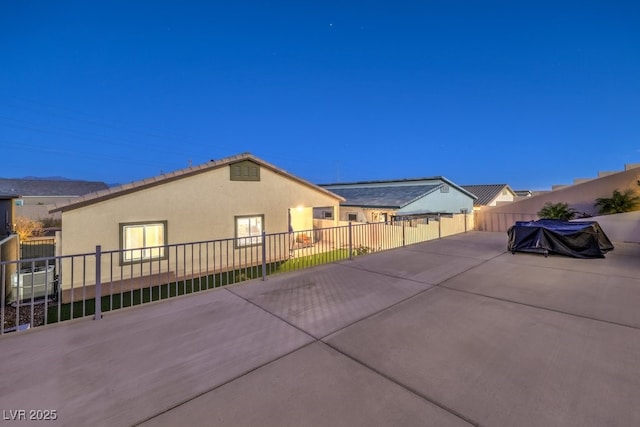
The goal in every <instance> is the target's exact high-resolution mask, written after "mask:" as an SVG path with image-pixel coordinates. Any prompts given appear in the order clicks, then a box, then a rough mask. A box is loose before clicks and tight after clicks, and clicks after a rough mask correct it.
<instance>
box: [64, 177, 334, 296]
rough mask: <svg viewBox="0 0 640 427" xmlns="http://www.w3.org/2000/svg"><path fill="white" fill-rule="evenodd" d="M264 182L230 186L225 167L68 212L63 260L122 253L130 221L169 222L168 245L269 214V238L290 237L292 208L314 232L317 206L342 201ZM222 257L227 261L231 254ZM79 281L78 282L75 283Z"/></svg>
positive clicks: (280, 181)
mask: <svg viewBox="0 0 640 427" xmlns="http://www.w3.org/2000/svg"><path fill="white" fill-rule="evenodd" d="M260 178H261V179H260V181H258V182H256V181H231V180H230V179H229V167H228V166H225V167H221V168H218V169H210V170H208V171H205V172H203V173H199V174H196V175H192V176H188V177H183V178H182V179H178V180H175V181H170V182H165V183H163V184H162V185H157V186H155V187H151V188H147V189H144V190H142V191H137V192H134V193H130V194H125V195H122V196H119V197H115V198H112V199H108V200H105V201H102V202H98V203H94V204H92V205H89V206H85V207H81V208H77V209H73V210H70V211H66V212H63V214H62V239H61V252H62V254H63V255H72V254H81V253H91V252H94V251H95V247H96V245H101V246H102V250H103V251H110V250H118V249H119V245H120V236H119V233H120V228H119V224H120V223H126V222H144V221H167V240H168V242H167V243H168V244H176V243H187V242H200V241H206V240H215V239H227V238H233V237H234V234H235V216H238V215H264V223H263V227H264V230H265V231H266V233H286V232H288V222H289V219H288V210H289V209H291V210H292V211H295V215H294V216H292V220H293V219H294V218H295V220H296V221H297V223H298V225H299V226H301V227H308V228H313V214H312V207H313V206H332V207H334V209H337V207H338V205H339V200H338V199H336V198H334V197H332V196H331V195H329V194H327V193H325V192H322V191H318V190H315V189H313V188H312V187H311V186H308V185H304V184H301V183H300V182H297V181H295V180H293V179H290V178H288V177H286V176H283V175H281V174H277V173H275V172H273V171H271V170H270V169H267V168H266V167H262V168H261V171H260ZM298 208H300V209H298ZM305 215H306V216H308V218H306V217H305ZM198 250H200V249H198ZM223 250H224V251H225V252H226V251H233V250H234V249H233V245H232V244H231V245H224V247H223ZM241 251H243V250H237V251H236V252H241ZM244 251H245V252H246V250H244ZM186 252H190V250H187V251H186ZM254 252H255V251H254ZM218 255H220V254H219V253H218ZM222 258H224V259H226V258H227V255H226V254H225V255H224V256H223V257H222ZM190 260H191V255H187V257H186V258H185V259H183V260H181V261H180V262H184V263H185V264H189V262H190ZM85 262H86V265H87V267H86V268H85V270H86V271H85V272H84V273H83V275H82V276H83V277H86V278H84V279H83V280H84V281H85V283H86V284H91V283H93V282H95V280H94V279H93V278H92V275H95V273H94V271H95V270H94V268H95V267H94V266H92V259H90V258H88V259H87V260H86V261H85ZM68 264H70V263H69V262H68ZM69 267H70V266H69ZM69 267H67V270H68V269H69ZM77 268H78V269H79V268H80V267H77ZM149 268H151V269H153V268H154V267H153V266H142V268H141V270H139V271H132V272H131V273H127V272H126V271H125V272H117V273H118V275H120V274H124V277H126V276H127V275H134V274H140V273H145V272H146V271H148V269H149ZM156 268H157V267H156ZM169 268H171V267H169ZM176 268H177V267H176ZM180 268H182V267H180ZM107 270H110V272H112V271H113V268H112V267H110V266H106V265H104V263H103V266H102V271H103V277H107V276H108V274H110V273H108V272H107ZM125 270H126V269H125ZM63 274H64V271H63ZM176 274H178V275H179V274H180V272H177V273H176ZM65 276H66V277H63V280H62V287H63V288H65V287H68V286H70V284H69V283H68V281H69V280H70V279H69V278H68V276H69V274H66V275H65ZM76 276H78V274H76ZM74 282H75V283H76V284H77V283H79V282H78V280H76V279H75V278H74ZM74 286H75V285H74Z"/></svg>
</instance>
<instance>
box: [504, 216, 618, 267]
mask: <svg viewBox="0 0 640 427" xmlns="http://www.w3.org/2000/svg"><path fill="white" fill-rule="evenodd" d="M507 234H508V235H509V251H511V253H515V252H516V251H518V252H536V253H543V254H545V255H546V254H547V253H551V254H560V255H567V256H571V257H575V258H604V254H605V253H606V252H608V251H610V250H613V245H612V244H611V241H610V240H609V238H608V237H607V235H606V234H604V231H602V228H600V224H598V223H597V222H596V221H576V222H568V221H560V220H555V219H540V220H538V221H517V222H516V223H515V225H513V226H511V227H510V228H509V230H508V231H507Z"/></svg>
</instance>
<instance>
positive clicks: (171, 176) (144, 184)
mask: <svg viewBox="0 0 640 427" xmlns="http://www.w3.org/2000/svg"><path fill="white" fill-rule="evenodd" d="M244 160H250V161H252V162H254V163H257V164H258V165H260V166H262V167H264V168H267V169H269V170H271V171H272V172H274V173H276V174H278V175H282V176H284V177H286V178H289V179H291V180H293V181H296V182H297V183H299V184H302V185H305V186H307V187H309V188H312V189H314V190H316V191H320V192H322V193H325V194H326V195H328V196H330V197H334V198H336V199H338V200H340V201H344V199H343V198H342V197H341V196H339V195H337V194H335V193H333V192H331V191H329V190H327V189H324V188H322V187H319V186H317V185H315V184H312V183H310V182H309V181H306V180H304V179H302V178H298V177H297V176H295V175H292V174H290V173H289V172H287V171H285V170H283V169H280V168H278V167H276V166H274V165H272V164H270V163H268V162H266V161H264V160H262V159H259V158H257V157H256V156H254V155H253V154H251V153H242V154H238V155H235V156H231V157H226V158H224V159H220V160H211V161H209V162H207V163H203V164H201V165H196V166H190V167H188V168H185V169H180V170H177V171H173V172H169V173H165V174H162V175H158V176H155V177H152V178H147V179H143V180H140V181H135V182H132V183H130V184H124V185H120V186H117V187H111V188H107V189H106V190H102V191H97V192H95V193H90V194H87V195H84V196H82V197H79V198H77V199H75V200H72V201H70V202H68V203H64V204H59V205H56V206H55V207H54V208H53V209H51V210H50V211H49V212H50V213H53V212H65V211H69V210H73V209H77V208H80V207H83V206H88V205H91V204H94V203H98V202H102V201H105V200H108V199H112V198H115V197H120V196H123V195H125V194H130V193H134V192H137V191H142V190H145V189H147V188H151V187H155V186H158V185H162V184H165V183H168V182H171V181H176V180H179V179H183V178H187V177H190V176H193V175H197V174H201V173H204V172H208V171H211V170H214V169H219V168H222V167H225V166H229V165H231V164H234V163H237V162H241V161H244Z"/></svg>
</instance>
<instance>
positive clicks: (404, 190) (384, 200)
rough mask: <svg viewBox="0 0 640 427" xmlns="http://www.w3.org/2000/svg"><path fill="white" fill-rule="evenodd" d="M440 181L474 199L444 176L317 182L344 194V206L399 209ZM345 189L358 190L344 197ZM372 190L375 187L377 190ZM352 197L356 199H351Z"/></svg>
mask: <svg viewBox="0 0 640 427" xmlns="http://www.w3.org/2000/svg"><path fill="white" fill-rule="evenodd" d="M443 184H446V185H448V186H449V187H453V188H456V189H457V190H458V191H460V192H462V193H464V194H466V195H467V196H469V197H471V198H472V199H474V200H475V199H477V197H476V196H475V195H474V194H473V193H470V192H469V191H467V190H466V189H464V188H463V187H462V186H460V185H458V184H456V183H454V182H452V181H450V180H449V179H447V178H445V177H444V176H431V177H423V178H405V179H394V180H377V181H355V182H336V183H332V184H320V186H322V187H325V188H327V189H329V190H331V191H333V192H334V193H337V194H340V195H343V197H345V198H346V199H347V201H346V202H345V203H341V204H342V205H344V206H362V207H387V208H391V207H398V208H399V207H403V206H406V205H407V204H409V203H411V202H413V201H415V200H417V199H419V198H420V197H423V196H426V195H427V194H429V193H431V192H433V191H434V190H436V189H438V188H440V187H442V185H443ZM344 190H361V191H359V192H353V193H350V194H349V196H350V197H347V196H344V194H346V193H345V192H344ZM364 190H367V191H364ZM374 190H378V192H376V191H374ZM383 190H388V191H383ZM354 199H355V200H358V201H359V202H358V203H356V202H354ZM365 203H366V204H365Z"/></svg>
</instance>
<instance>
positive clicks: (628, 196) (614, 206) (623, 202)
mask: <svg viewBox="0 0 640 427" xmlns="http://www.w3.org/2000/svg"><path fill="white" fill-rule="evenodd" d="M639 204H640V196H637V195H636V193H635V191H633V190H632V189H631V188H627V189H626V190H624V191H622V192H620V191H618V190H613V194H612V195H611V197H599V198H597V199H596V203H595V206H596V207H598V208H599V213H601V214H616V213H623V212H631V211H633V210H635V208H636V207H637V206H638V205H639Z"/></svg>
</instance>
